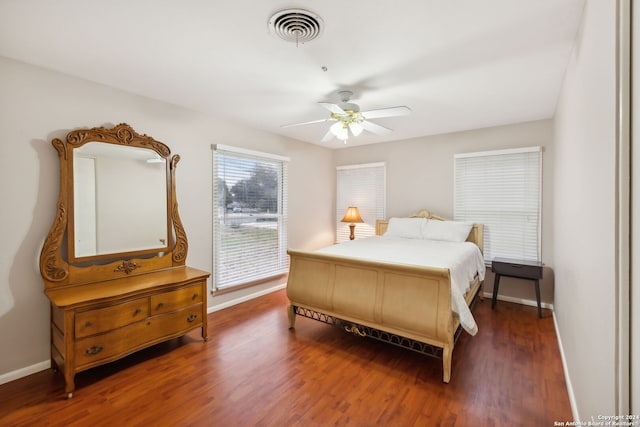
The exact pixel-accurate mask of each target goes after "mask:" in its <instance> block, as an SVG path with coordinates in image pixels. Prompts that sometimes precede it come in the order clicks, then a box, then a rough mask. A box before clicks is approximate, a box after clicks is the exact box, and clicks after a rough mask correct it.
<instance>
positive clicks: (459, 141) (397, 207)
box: [335, 120, 554, 304]
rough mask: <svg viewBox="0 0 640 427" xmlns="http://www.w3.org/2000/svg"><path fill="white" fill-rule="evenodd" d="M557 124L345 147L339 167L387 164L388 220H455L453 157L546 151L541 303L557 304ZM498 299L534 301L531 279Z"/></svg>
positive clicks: (509, 284)
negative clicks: (429, 216) (422, 214)
mask: <svg viewBox="0 0 640 427" xmlns="http://www.w3.org/2000/svg"><path fill="white" fill-rule="evenodd" d="M552 141H553V125H552V122H551V121H550V120H541V121H535V122H528V123H519V124H514V125H508V126H497V127H491V128H484V129H477V130H472V131H467V132H457V133H449V134H444V135H435V136H430V137H423V138H415V139H410V140H406V141H397V142H390V143H381V144H375V145H367V146H364V147H351V148H343V149H340V150H338V151H337V152H336V154H335V157H336V165H338V166H340V165H349V164H357V163H369V162H378V161H384V162H386V165H387V216H388V217H392V216H406V215H408V214H410V213H412V212H415V211H417V210H419V209H429V210H431V211H433V212H435V213H438V214H440V215H443V216H445V217H448V218H452V217H453V156H454V154H458V153H468V152H474V151H488V150H498V149H504V148H516V147H531V146H542V147H543V159H542V175H543V190H542V194H543V200H542V260H543V262H544V263H545V264H546V266H547V267H546V268H545V271H544V277H543V279H542V281H541V282H540V287H541V294H542V295H541V299H542V301H543V302H546V303H547V304H552V303H553V244H552V240H553V221H551V218H552V212H553V210H552V204H553V171H554V166H553V165H554V153H553V151H554V149H553V143H552ZM493 278H494V277H493V274H492V273H491V272H490V271H489V272H487V276H486V279H485V292H492V290H493ZM500 295H501V296H502V297H506V298H512V299H515V300H518V301H520V300H528V301H535V299H536V297H535V290H534V286H533V282H532V281H530V280H518V279H512V278H509V277H505V278H504V279H503V280H501V281H500Z"/></svg>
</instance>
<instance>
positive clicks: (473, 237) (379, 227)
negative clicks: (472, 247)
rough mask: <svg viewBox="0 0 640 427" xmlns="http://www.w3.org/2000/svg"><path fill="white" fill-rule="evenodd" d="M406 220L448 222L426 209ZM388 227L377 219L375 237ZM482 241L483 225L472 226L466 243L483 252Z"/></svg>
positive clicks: (382, 220) (387, 223) (387, 222)
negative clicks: (425, 219)
mask: <svg viewBox="0 0 640 427" xmlns="http://www.w3.org/2000/svg"><path fill="white" fill-rule="evenodd" d="M408 218H427V219H431V220H436V221H448V220H447V219H446V218H444V217H441V216H440V215H436V214H434V213H433V212H430V211H428V210H426V209H421V210H419V211H418V212H416V213H414V214H411V215H409V216H408ZM388 225H389V220H387V219H378V220H376V236H382V235H383V234H384V233H386V231H387V226H388ZM483 239H484V225H483V224H473V227H472V228H471V231H470V232H469V236H468V237H467V242H472V243H475V244H476V245H477V246H478V247H479V248H480V251H481V252H482V251H483V247H482V242H483Z"/></svg>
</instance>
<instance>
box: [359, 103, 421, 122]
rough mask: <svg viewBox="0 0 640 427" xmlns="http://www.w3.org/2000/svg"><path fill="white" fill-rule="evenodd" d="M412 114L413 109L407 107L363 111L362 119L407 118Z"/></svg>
mask: <svg viewBox="0 0 640 427" xmlns="http://www.w3.org/2000/svg"><path fill="white" fill-rule="evenodd" d="M409 113H411V108H409V107H405V106H399V107H389V108H380V109H379V110H369V111H363V112H361V113H360V114H362V117H364V118H365V119H378V118H382V117H397V116H406V115H407V114H409Z"/></svg>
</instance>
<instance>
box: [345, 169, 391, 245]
mask: <svg viewBox="0 0 640 427" xmlns="http://www.w3.org/2000/svg"><path fill="white" fill-rule="evenodd" d="M385 176H386V171H385V163H384V162H379V163H367V164H360V165H349V166H339V167H338V168H337V179H336V182H337V191H336V194H337V199H336V241H337V242H342V241H345V240H349V224H348V223H344V222H340V220H341V219H342V218H343V216H344V214H345V212H346V211H347V208H348V207H349V206H356V207H357V208H358V210H359V211H360V216H361V217H362V219H363V221H364V223H359V224H356V229H355V234H356V238H360V237H368V236H374V235H375V234H376V219H384V218H385V214H386V195H385V186H386V185H385V182H386V178H385Z"/></svg>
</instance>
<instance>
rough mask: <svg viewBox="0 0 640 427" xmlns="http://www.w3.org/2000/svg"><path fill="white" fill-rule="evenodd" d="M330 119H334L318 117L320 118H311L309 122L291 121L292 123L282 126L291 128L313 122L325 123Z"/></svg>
mask: <svg viewBox="0 0 640 427" xmlns="http://www.w3.org/2000/svg"><path fill="white" fill-rule="evenodd" d="M330 120H332V119H330V118H329V119H318V120H311V121H308V122H301V123H291V124H288V125H281V126H280V127H281V128H283V129H284V128H290V127H294V126H302V125H310V124H312V123H323V122H328V121H330Z"/></svg>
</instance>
